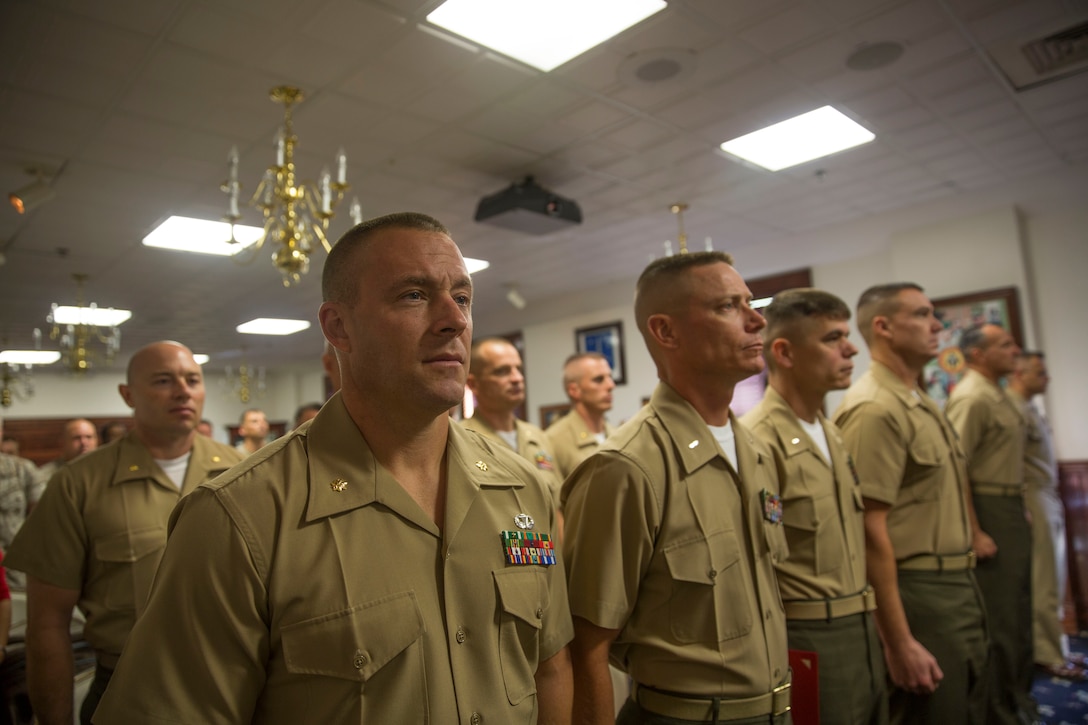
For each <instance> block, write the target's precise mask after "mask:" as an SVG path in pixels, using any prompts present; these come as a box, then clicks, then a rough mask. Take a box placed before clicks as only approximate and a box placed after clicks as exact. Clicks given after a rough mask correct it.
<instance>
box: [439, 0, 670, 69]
mask: <svg viewBox="0 0 1088 725" xmlns="http://www.w3.org/2000/svg"><path fill="white" fill-rule="evenodd" d="M665 7H666V6H665V2H664V0H551V1H550V2H546V3H545V2H527V1H526V0H446V2H444V3H442V4H441V5H440V6H438V7H437V8H436V9H435V10H434V11H433V12H431V14H430V15H428V16H427V20H428V21H429V22H431V23H434V24H435V25H437V26H439V27H441V28H445V29H446V30H449V31H450V32H453V33H456V34H457V35H460V36H462V37H464V38H468V39H469V40H472V41H474V42H476V43H479V44H480V45H483V46H486V47H488V48H491V49H492V50H497V51H499V52H500V53H503V54H505V55H508V56H510V57H511V58H516V59H517V60H520V61H521V62H523V63H527V64H529V65H531V66H533V67H534V68H539V69H540V70H542V71H550V70H551V69H552V68H555V67H557V66H560V65H562V64H564V63H566V62H567V61H568V60H570V59H571V58H574V57H576V56H579V55H581V54H582V53H584V52H586V51H587V50H589V49H590V48H592V47H594V46H596V45H600V44H601V43H603V42H604V41H606V40H608V39H609V38H611V37H613V36H615V35H618V34H619V33H621V32H623V31H624V30H626V29H627V28H629V27H631V26H632V25H634V24H635V23H638V22H640V21H642V20H645V19H646V18H648V17H650V16H651V15H653V14H654V13H657V12H660V11H661V10H664V9H665Z"/></svg>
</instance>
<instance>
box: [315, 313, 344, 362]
mask: <svg viewBox="0 0 1088 725" xmlns="http://www.w3.org/2000/svg"><path fill="white" fill-rule="evenodd" d="M342 308H343V305H341V304H340V303H339V302H323V303H321V307H320V309H318V311H317V320H318V323H319V324H320V325H321V332H322V333H324V335H325V339H326V340H328V341H329V344H330V345H332V346H333V347H334V348H336V349H337V350H339V351H340V352H350V351H351V341H350V340H349V339H348V333H347V330H346V329H345V326H344V311H343V309H342Z"/></svg>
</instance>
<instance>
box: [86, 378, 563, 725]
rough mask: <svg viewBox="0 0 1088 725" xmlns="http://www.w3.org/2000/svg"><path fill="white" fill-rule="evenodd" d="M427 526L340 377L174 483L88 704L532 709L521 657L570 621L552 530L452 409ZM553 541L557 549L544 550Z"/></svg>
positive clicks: (378, 714)
mask: <svg viewBox="0 0 1088 725" xmlns="http://www.w3.org/2000/svg"><path fill="white" fill-rule="evenodd" d="M446 461H447V464H446V465H447V469H446V471H447V492H446V509H445V522H444V526H443V527H442V528H439V527H438V526H436V525H435V524H434V522H433V521H432V520H431V519H430V517H429V516H427V515H426V514H425V513H424V512H423V510H422V509H421V508H420V507H419V505H418V504H416V502H415V501H414V500H413V499H412V498H411V497H410V496H409V494H408V493H407V492H406V491H405V490H404V489H403V488H402V487H401V486H400V484H398V483H397V481H396V480H395V479H394V478H393V476H392V475H391V474H390V473H389V471H387V470H386V469H384V468H383V467H382V466H380V465H379V464H378V463H377V461H375V459H374V457H373V454H372V453H371V451H370V448H369V447H368V445H367V442H366V441H365V440H364V439H363V437H362V435H361V434H360V432H359V429H358V428H357V427H356V426H355V424H354V422H353V421H352V420H351V418H350V417H349V415H348V412H347V409H346V408H345V407H344V404H343V401H342V400H341V398H340V397H339V395H336V396H334V397H333V398H332V399H330V400H329V402H328V403H326V404H325V406H324V408H322V410H321V412H320V413H318V414H317V417H316V418H314V419H313V421H311V422H310V423H308V424H303V425H302V426H300V427H299V428H298V429H296V430H294V431H293V432H291V433H289V434H288V435H287V436H285V437H283V438H281V439H279V440H278V441H276V442H275V443H271V444H269V445H267V446H265V447H264V448H262V449H261V450H260V451H258V452H257V453H254V454H253V455H252V456H249V457H248V458H246V460H245V462H244V463H243V464H242V465H241V466H238V467H236V468H235V469H234V470H233V471H232V472H231V473H230V474H229V475H227V476H224V477H221V478H220V479H219V480H217V481H215V482H214V483H212V484H209V485H207V486H204V487H202V488H200V489H199V490H197V491H196V492H195V493H194V494H193V495H192V496H189V497H187V498H186V499H185V500H184V501H183V502H182V505H181V506H179V507H178V509H177V510H176V511H175V512H174V515H173V517H172V521H171V523H172V530H171V534H170V544H169V545H168V546H167V550H166V555H165V556H164V558H163V562H162V567H161V568H160V570H159V576H158V578H157V579H156V581H155V587H154V589H153V591H152V593H151V599H150V601H149V603H148V607H147V612H146V613H145V615H144V616H143V617H142V618H141V619H140V621H139V623H138V624H137V625H136V629H135V631H134V632H133V635H132V638H131V640H130V641H129V645H128V647H127V648H126V649H125V654H124V657H122V658H121V662H120V665H119V667H118V669H117V671H116V673H115V674H114V676H113V679H112V680H111V684H110V688H109V691H108V692H107V694H106V696H105V698H104V699H103V700H102V704H101V705H100V706H99V708H98V711H97V713H96V714H95V722H96V723H118V724H120V723H124V724H125V725H127V724H128V723H136V722H151V721H154V722H157V723H166V722H171V723H186V724H190V723H201V724H202V725H203V724H211V723H251V722H252V723H285V724H286V723H291V724H292V725H294V724H295V723H349V722H350V723H390V724H393V723H443V724H444V723H464V724H465V725H468V724H469V723H476V722H483V723H504V724H506V723H510V724H518V723H526V724H528V723H533V722H535V721H536V713H537V708H538V705H537V702H536V695H535V693H536V685H535V681H534V673H535V672H536V669H537V665H538V664H539V663H540V662H541V661H543V660H545V659H547V658H549V657H551V656H553V655H555V654H556V653H558V652H560V651H561V650H562V649H563V647H564V646H565V645H566V644H567V643H568V642H569V641H570V639H571V638H572V636H573V629H572V626H571V620H570V613H569V609H568V607H567V601H566V599H567V598H566V587H565V581H564V576H563V569H562V564H561V563H560V562H558V561H557V563H556V564H555V565H552V566H542V565H535V564H534V565H527V566H522V565H512V564H507V563H506V559H505V556H504V552H503V546H502V539H501V532H503V531H518V530H519V529H518V528H517V527H516V526H515V517H517V516H519V515H521V514H525V515H527V517H529V518H531V519H532V520H533V522H534V528H533V529H532V533H538V534H540V533H545V534H552V535H553V534H554V532H555V520H556V514H555V509H554V507H553V506H552V503H551V498H550V496H549V494H548V493H547V492H545V490H544V488H543V486H542V485H541V484H540V482H539V480H538V479H537V478H536V476H535V475H534V474H533V472H532V469H531V468H530V467H529V466H528V465H526V464H525V462H524V461H522V460H521V459H520V458H518V457H517V456H515V455H514V454H513V453H512V452H510V451H509V450H500V447H499V446H492V445H491V444H490V443H489V442H488V441H486V440H485V439H483V438H482V437H481V436H479V435H477V434H475V433H469V432H466V431H464V430H462V429H461V428H459V427H458V426H455V425H451V426H450V432H449V439H448V443H447V448H446ZM557 560H558V557H557Z"/></svg>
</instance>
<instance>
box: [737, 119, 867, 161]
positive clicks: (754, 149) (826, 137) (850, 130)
mask: <svg viewBox="0 0 1088 725" xmlns="http://www.w3.org/2000/svg"><path fill="white" fill-rule="evenodd" d="M874 138H876V136H874V135H873V133H872V132H871V131H869V130H868V129H867V128H865V127H864V126H861V125H860V124H858V123H857V122H856V121H853V120H851V119H849V118H847V117H846V116H845V115H843V114H842V113H840V112H839V111H836V110H835V109H834V108H832V107H831V106H824V107H823V108H817V109H816V110H815V111H809V112H808V113H802V114H801V115H800V116H794V117H793V118H790V119H787V120H785V121H782V122H781V123H776V124H774V125H773V126H767V128H762V129H760V130H758V131H753V132H752V133H749V134H746V135H744V136H741V137H739V138H735V139H733V140H732V141H726V142H725V143H723V144H722V146H721V148H722V151H726V152H728V153H731V154H733V155H734V156H739V157H740V158H742V159H745V160H746V161H751V162H752V163H753V164H758V165H759V166H762V167H763V168H765V169H768V170H770V171H778V170H780V169H786V168H789V167H790V166H796V165H797V164H803V163H805V162H806V161H812V160H813V159H818V158H821V157H823V156H830V155H831V154H833V153H837V152H839V151H843V150H845V149H849V148H853V147H854V146H860V145H861V144H863V143H869V142H870V141H872V140H873V139H874Z"/></svg>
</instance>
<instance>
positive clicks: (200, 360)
mask: <svg viewBox="0 0 1088 725" xmlns="http://www.w3.org/2000/svg"><path fill="white" fill-rule="evenodd" d="M193 360H195V361H196V364H197V365H203V364H204V363H206V362H208V361H209V360H211V358H210V357H208V356H207V355H205V354H204V353H202V352H194V353H193Z"/></svg>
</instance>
